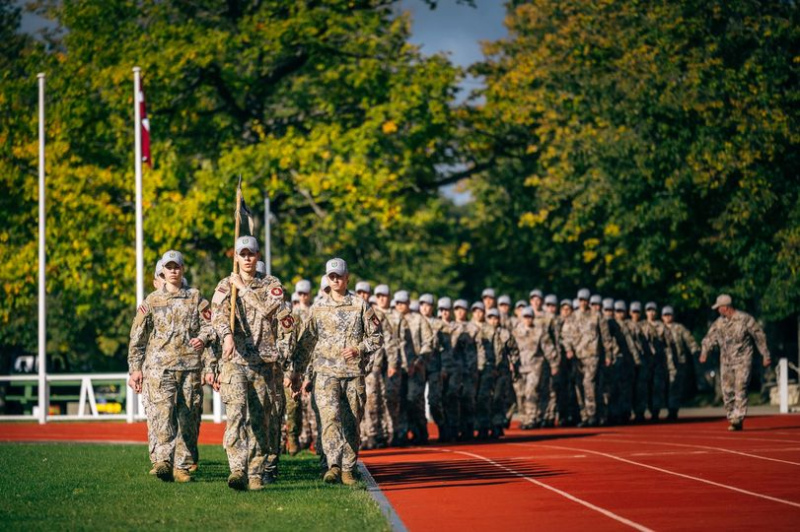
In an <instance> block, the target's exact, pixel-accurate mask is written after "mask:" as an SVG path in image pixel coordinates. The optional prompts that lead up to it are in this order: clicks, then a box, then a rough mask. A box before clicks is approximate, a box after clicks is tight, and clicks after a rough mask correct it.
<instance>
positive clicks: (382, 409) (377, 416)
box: [361, 368, 392, 442]
mask: <svg viewBox="0 0 800 532" xmlns="http://www.w3.org/2000/svg"><path fill="white" fill-rule="evenodd" d="M364 386H365V388H366V393H367V399H366V403H365V405H364V419H362V420H361V438H362V439H363V440H366V439H367V438H373V439H375V440H376V441H381V442H388V441H389V439H390V435H391V434H392V425H391V419H390V418H389V412H388V409H387V406H386V394H385V393H384V390H385V387H384V379H383V373H381V371H380V369H379V368H376V369H375V370H373V371H370V372H369V373H368V374H367V376H366V377H365V378H364Z"/></svg>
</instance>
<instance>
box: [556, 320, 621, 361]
mask: <svg viewBox="0 0 800 532" xmlns="http://www.w3.org/2000/svg"><path fill="white" fill-rule="evenodd" d="M564 348H565V349H566V350H567V351H572V352H573V353H575V356H576V357H577V358H580V359H583V358H593V357H600V356H602V355H603V353H604V351H612V352H613V345H612V340H611V333H610V332H609V330H608V321H607V320H606V319H605V318H603V317H602V316H600V315H598V314H595V313H593V312H591V311H589V310H586V311H583V310H576V311H575V312H574V313H573V314H572V316H571V317H570V320H569V324H568V325H566V326H565V331H564Z"/></svg>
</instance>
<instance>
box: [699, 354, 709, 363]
mask: <svg viewBox="0 0 800 532" xmlns="http://www.w3.org/2000/svg"><path fill="white" fill-rule="evenodd" d="M706 360H708V353H703V354H701V355H700V363H701V364H705V361H706Z"/></svg>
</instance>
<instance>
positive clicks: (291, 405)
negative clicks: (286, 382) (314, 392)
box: [283, 388, 303, 444]
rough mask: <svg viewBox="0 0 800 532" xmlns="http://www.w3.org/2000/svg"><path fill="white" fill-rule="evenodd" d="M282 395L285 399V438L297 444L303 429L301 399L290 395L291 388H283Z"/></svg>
mask: <svg viewBox="0 0 800 532" xmlns="http://www.w3.org/2000/svg"><path fill="white" fill-rule="evenodd" d="M301 395H302V394H301ZM283 397H284V400H285V401H286V439H287V440H288V441H294V442H295V443H297V444H299V442H300V433H301V432H302V431H303V399H302V397H297V398H295V397H292V390H291V388H284V389H283Z"/></svg>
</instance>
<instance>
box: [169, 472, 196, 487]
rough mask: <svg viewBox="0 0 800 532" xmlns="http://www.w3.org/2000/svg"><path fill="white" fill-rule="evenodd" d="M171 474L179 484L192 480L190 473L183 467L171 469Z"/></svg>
mask: <svg viewBox="0 0 800 532" xmlns="http://www.w3.org/2000/svg"><path fill="white" fill-rule="evenodd" d="M172 476H173V478H174V479H175V482H179V483H181V484H185V483H187V482H191V481H192V475H190V474H189V472H188V471H186V470H185V469H175V470H173V471H172Z"/></svg>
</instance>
